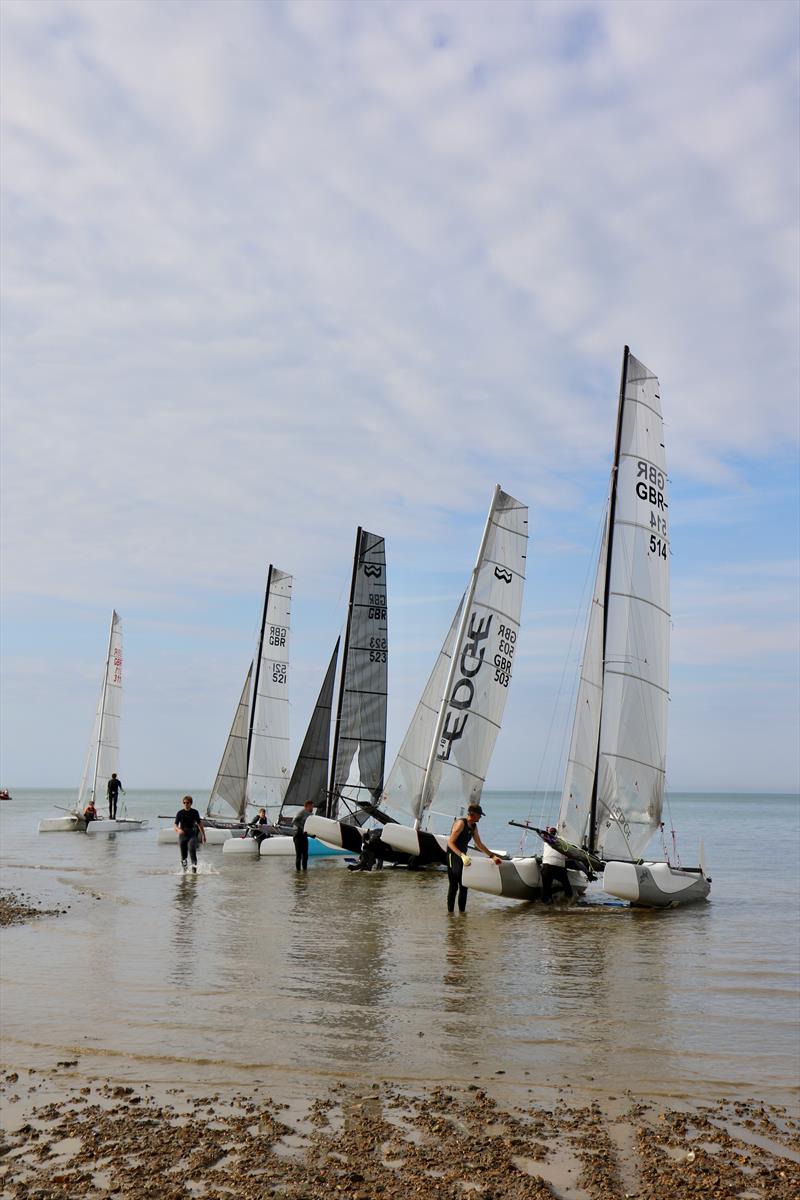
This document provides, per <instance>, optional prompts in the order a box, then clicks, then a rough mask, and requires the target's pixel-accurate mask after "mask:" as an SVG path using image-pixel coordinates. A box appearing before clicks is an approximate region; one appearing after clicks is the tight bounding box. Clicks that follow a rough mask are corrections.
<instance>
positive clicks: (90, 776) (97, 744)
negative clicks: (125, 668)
mask: <svg viewBox="0 0 800 1200" xmlns="http://www.w3.org/2000/svg"><path fill="white" fill-rule="evenodd" d="M121 717H122V619H121V618H120V616H119V614H118V613H117V612H116V611H114V612H112V614H111V627H110V630H109V635H108V653H107V655H106V662H105V668H104V670H103V682H102V684H101V687H100V699H99V700H98V702H97V712H96V714H95V719H94V725H93V727H92V736H91V739H90V741H89V748H88V751H87V754H86V762H85V764H84V768H83V777H82V779H81V786H80V790H79V792H78V811H79V812H83V810H84V808H85V807H86V804H87V803H88V801H89V800H90V799H91V800H93V801H94V802H95V804H96V803H97V802H98V801H103V800H104V799H105V795H106V787H107V784H108V781H109V779H110V777H111V775H112V774H113V773H114V772H117V773H119V734H120V720H121Z"/></svg>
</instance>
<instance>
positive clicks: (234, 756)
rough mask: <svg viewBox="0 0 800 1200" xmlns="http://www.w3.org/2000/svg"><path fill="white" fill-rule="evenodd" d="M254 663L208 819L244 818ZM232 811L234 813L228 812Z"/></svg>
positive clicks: (239, 706) (210, 801) (209, 805)
mask: <svg viewBox="0 0 800 1200" xmlns="http://www.w3.org/2000/svg"><path fill="white" fill-rule="evenodd" d="M252 677H253V664H252V663H251V664H250V666H249V667H248V669H247V675H246V677H245V681H244V687H243V688H242V695H241V699H240V700H239V703H238V705H237V706H236V712H235V714H234V717H233V724H232V725H231V731H230V733H229V734H228V740H227V742H226V743H225V749H224V750H223V752H222V759H221V761H220V764H219V770H218V771H217V777H216V779H215V780H214V786H213V787H212V789H211V795H210V796H209V798H208V807H207V808H206V816H208V817H224V818H225V819H228V820H230V819H231V816H233V817H235V818H236V819H237V820H239V821H240V820H242V818H243V816H244V800H245V785H246V783H247V734H248V729H249V727H250V685H251V681H252ZM228 810H232V811H228Z"/></svg>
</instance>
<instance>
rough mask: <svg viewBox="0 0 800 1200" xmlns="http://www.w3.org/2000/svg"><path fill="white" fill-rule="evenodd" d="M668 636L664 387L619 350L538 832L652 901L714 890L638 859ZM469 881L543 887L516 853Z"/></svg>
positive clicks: (622, 890)
mask: <svg viewBox="0 0 800 1200" xmlns="http://www.w3.org/2000/svg"><path fill="white" fill-rule="evenodd" d="M669 634H670V611H669V505H668V498H667V470H666V463H665V455H664V435H663V423H662V417H661V400H660V395H659V384H658V379H657V378H656V376H655V375H653V373H652V372H651V371H649V370H648V369H647V367H645V366H644V365H643V364H642V363H641V362H639V361H638V360H637V359H636V358H634V356H633V355H632V354H631V353H630V352H629V350H628V348H627V346H626V347H625V353H624V357H623V367H622V382H621V386H620V395H619V408H618V416H617V431H616V440H615V447H614V461H613V465H612V468H611V482H610V486H609V495H608V506H607V512H606V521H605V529H604V534H603V539H602V543H601V548H600V556H599V561H598V566H597V575H596V578H595V585H594V591H593V594H592V602H591V607H590V612H589V619H588V623H587V632H586V643H585V648H584V655H583V662H582V665H581V671H580V680H579V686H578V694H577V702H576V709H575V717H574V722H573V728H572V738H571V742H570V749H569V759H568V763H567V769H566V774H565V779H564V787H563V790H562V796H561V808H560V811H559V816H558V822H557V834H556V835H555V836H554V837H551V836H549V835H547V831H541V832H542V833H543V834H544V835H545V840H547V841H549V842H550V844H552V845H555V847H556V848H557V849H559V850H561V851H562V852H564V853H565V854H566V855H567V858H568V861H569V858H570V857H571V858H572V859H573V860H574V861H575V862H582V863H584V864H586V865H588V866H590V867H591V868H593V869H594V870H595V871H598V872H599V871H602V872H603V887H604V889H605V891H607V892H609V893H610V894H612V895H614V896H617V897H619V898H621V899H624V900H630V901H631V902H632V903H635V904H641V905H648V906H654V907H663V906H670V905H673V904H678V903H686V902H688V901H693V900H700V899H703V898H705V897H706V896H707V895H708V893H709V889H710V880H709V879H708V878H707V876H706V875H705V873H704V870H703V869H702V867H696V868H683V867H681V866H680V865H679V864H673V863H670V862H668V861H665V862H650V861H648V862H643V861H642V860H641V857H640V856H641V855H642V853H643V852H644V850H645V849H646V847H647V845H648V843H649V842H650V840H651V838H652V836H653V834H654V833H655V831H656V830H658V829H659V828H660V827H661V810H662V804H663V798H664V779H665V768H666V751H667V707H668V702H669V691H668V686H669ZM576 874H577V873H576ZM571 878H572V875H571ZM577 878H580V876H578V877H577ZM464 885H465V887H470V888H475V889H476V890H478V891H484V892H489V893H491V894H493V895H498V896H507V897H509V898H512V899H516V900H534V899H537V898H539V897H540V895H541V875H540V860H539V858H538V857H536V856H527V857H518V858H512V859H510V860H509V861H508V862H503V863H501V864H500V865H499V866H497V865H495V864H494V863H492V862H490V861H489V860H488V859H484V858H478V857H477V856H475V857H474V858H473V859H472V862H471V864H470V866H469V867H465V869H464ZM584 886H585V878H584Z"/></svg>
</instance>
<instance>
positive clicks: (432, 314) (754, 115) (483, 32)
mask: <svg viewBox="0 0 800 1200" xmlns="http://www.w3.org/2000/svg"><path fill="white" fill-rule="evenodd" d="M799 11H800V10H799V9H798V6H797V4H795V3H794V2H793V0H785V2H784V0H758V2H757V3H749V2H742V3H726V2H718V0H712V2H710V3H693V2H691V0H689V2H675V3H673V2H670V0H663V2H660V3H648V2H646V0H645V2H643V0H639V2H638V3H636V4H633V3H628V2H626V0H623V2H621V3H614V2H609V3H571V2H569V0H560V2H558V3H553V2H548V3H535V2H531V3H526V2H522V3H498V2H497V0H492V2H491V3H487V4H484V3H481V2H477V0H472V2H471V3H468V4H467V3H439V2H437V0H431V2H427V3H422V2H417V3H414V2H406V3H398V2H395V0H383V2H382V3H380V4H376V3H358V2H350V3H337V2H336V0H324V2H322V3H317V2H315V0H300V2H298V3H260V2H257V0H250V2H246V3H237V2H235V0H225V2H224V3H217V2H216V0H205V2H203V3H196V2H193V0H182V2H181V3H155V2H148V0H144V2H142V0H124V2H117V0H103V2H102V3H100V2H91V3H86V2H72V0H64V2H62V3H49V2H48V0H38V2H37V3H35V4H34V3H29V2H28V0H4V2H3V4H2V7H1V8H0V18H1V19H2V39H0V45H1V47H2V64H1V66H2V71H1V73H0V78H1V80H2V187H3V195H2V206H3V207H2V260H1V264H2V289H3V292H2V306H3V307H2V337H3V345H2V354H3V357H2V392H3V402H2V469H3V472H2V474H3V481H2V489H3V490H2V533H3V557H2V586H3V609H2V666H3V692H2V747H1V748H2V768H1V770H2V779H0V783H2V785H3V786H10V787H13V786H15V785H16V786H65V787H68V786H73V785H74V786H75V787H76V788H77V785H78V783H79V781H80V772H81V768H82V763H83V756H84V753H85V747H86V741H87V739H88V736H89V732H90V728H91V724H92V718H93V715H94V707H95V703H96V696H97V690H98V687H99V681H100V676H101V670H102V660H103V656H104V654H105V647H106V639H107V630H108V620H109V617H110V613H111V609H112V607H114V606H115V607H116V608H117V609H118V610H119V611H120V613H121V614H122V617H123V623H124V629H125V668H126V694H125V705H124V715H123V746H122V769H121V774H122V777H123V779H124V780H125V782H126V784H127V785H128V786H129V787H146V786H147V787H150V786H168V787H176V788H186V787H193V788H198V789H199V788H203V787H206V788H208V787H210V785H211V782H212V780H213V777H214V773H215V770H216V766H217V762H218V759H219V756H220V754H221V751H222V748H223V745H224V742H225V738H226V735H227V730H228V727H229V724H230V720H231V718H232V715H233V710H234V707H235V704H236V701H237V700H238V697H239V693H240V691H241V686H242V681H243V679H244V674H245V671H246V668H247V663H248V660H249V657H250V656H251V655H252V652H253V640H254V637H255V632H256V627H257V623H258V619H259V616H260V607H261V603H262V599H263V587H264V581H265V578H266V572H267V567H268V564H269V563H270V562H274V563H275V564H276V565H278V566H280V567H281V568H282V569H284V570H287V571H290V572H292V573H293V575H294V578H295V583H294V601H295V603H294V611H293V629H292V641H293V664H292V670H293V676H292V685H291V686H292V695H293V703H292V720H293V729H292V741H293V745H294V747H295V749H296V748H297V747H298V746H299V743H300V740H301V738H302V735H303V732H304V729H305V725H306V722H307V720H308V716H309V713H310V708H311V704H312V702H313V697H314V695H315V694H316V691H317V689H318V687H319V684H320V681H321V678H322V674H323V672H324V669H325V666H326V664H327V661H328V657H329V654H330V649H331V647H332V644H333V641H334V639H335V637H336V634H337V632H338V630H339V628H340V626H341V624H342V621H343V617H344V606H345V601H346V597H347V590H348V586H349V573H350V567H351V562H352V552H353V541H354V537H355V530H356V526H357V525H359V524H361V525H363V526H365V527H366V528H368V529H370V530H371V531H373V532H376V533H379V534H382V535H383V536H384V537H385V538H386V543H387V557H388V563H389V605H390V616H389V625H390V645H391V650H390V724H389V754H390V757H391V756H392V755H393V752H394V751H395V750H396V748H397V746H398V744H399V742H400V740H401V738H402V736H403V733H404V731H405V727H406V724H407V722H408V720H409V718H410V716H411V712H412V711H413V708H414V706H415V704H416V701H417V698H418V696H419V693H420V692H421V690H422V687H423V684H424V682H425V679H426V678H427V674H428V672H429V670H430V667H431V665H432V662H433V658H434V655H435V653H436V651H437V649H438V646H439V644H440V642H441V640H442V638H443V636H444V634H445V632H446V630H447V627H448V624H449V620H450V616H451V613H452V610H453V608H454V607H455V604H456V602H457V599H458V596H459V595H460V593H461V590H462V589H463V587H464V584H465V582H466V578H467V575H468V572H469V570H470V568H471V566H472V562H473V559H474V555H475V551H476V548H477V543H478V540H479V538H480V534H481V530H482V526H483V522H484V519H485V513H486V508H487V506H488V503H489V499H490V496H491V490H492V487H493V485H494V484H495V483H496V482H500V483H501V484H502V485H503V487H504V488H505V489H506V490H507V491H508V492H510V493H512V494H513V495H515V496H517V497H518V498H519V499H520V500H522V501H524V502H526V503H527V504H528V505H529V506H530V531H531V543H530V548H529V558H528V567H529V573H528V584H527V593H526V600H525V607H524V614H523V631H522V640H521V646H520V650H519V653H518V656H517V659H516V660H515V671H516V675H515V678H514V680H513V683H512V687H511V692H510V696H509V703H508V707H507V710H506V721H505V725H504V729H503V731H502V733H501V736H500V739H499V741H498V744H497V750H496V753H495V759H494V762H493V766H492V770H491V774H490V777H489V780H488V786H489V787H501V788H523V789H526V790H530V789H533V788H544V787H554V786H557V785H559V784H560V781H559V778H558V776H559V770H560V766H559V761H558V760H559V756H560V755H561V753H562V752H563V747H564V740H565V729H566V727H567V723H568V721H567V710H568V707H569V703H570V696H571V694H572V688H573V684H574V678H575V673H576V669H577V664H578V660H579V656H580V637H579V632H578V631H579V630H580V628H581V627H582V624H583V611H584V610H583V605H584V604H585V602H586V599H587V597H586V592H585V583H586V581H587V579H588V578H589V577H591V575H592V574H593V570H594V563H593V555H594V553H595V546H596V536H597V531H598V527H599V522H600V519H601V515H602V506H603V503H604V498H605V492H606V487H607V479H608V469H609V463H610V458H611V451H612V439H613V432H614V420H615V412H616V399H617V390H618V381H619V370H620V363H621V356H622V348H623V345H624V344H625V343H628V344H630V346H631V349H632V350H633V352H634V353H635V354H636V355H637V357H639V358H640V359H642V361H644V362H645V363H646V364H647V365H648V366H649V367H650V368H651V369H652V370H653V371H654V372H655V373H656V374H658V375H659V377H660V380H661V395H662V404H663V408H664V415H665V421H666V434H665V439H666V450H667V461H668V465H669V471H670V475H671V530H670V532H671V542H672V544H671V549H672V559H671V564H672V612H673V626H674V627H673V635H672V675H671V694H672V703H671V709H670V736H669V758H668V771H667V776H668V786H669V787H670V788H672V789H673V790H692V789H708V790H722V789H736V790H759V789H770V790H783V791H789V790H795V789H796V788H797V786H798V735H797V728H798V640H797V638H798V633H797V630H798V459H797V441H798V341H799V336H798V128H797V112H798V43H799V41H800V38H799V36H798V12H799Z"/></svg>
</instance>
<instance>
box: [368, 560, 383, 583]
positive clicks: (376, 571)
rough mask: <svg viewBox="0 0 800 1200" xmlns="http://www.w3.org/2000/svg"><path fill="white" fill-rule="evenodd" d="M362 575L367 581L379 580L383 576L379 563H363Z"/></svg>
mask: <svg viewBox="0 0 800 1200" xmlns="http://www.w3.org/2000/svg"><path fill="white" fill-rule="evenodd" d="M364 574H365V575H366V576H367V578H368V579H380V577H381V575H382V574H383V567H382V566H381V564H380V563H370V562H368V563H364Z"/></svg>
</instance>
